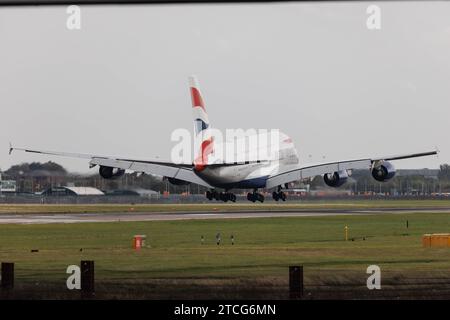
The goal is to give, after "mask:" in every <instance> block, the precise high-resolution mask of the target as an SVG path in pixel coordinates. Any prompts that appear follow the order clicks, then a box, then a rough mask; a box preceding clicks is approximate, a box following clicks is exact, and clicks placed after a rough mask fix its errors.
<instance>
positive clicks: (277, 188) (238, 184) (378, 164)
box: [9, 76, 438, 202]
mask: <svg viewBox="0 0 450 320" xmlns="http://www.w3.org/2000/svg"><path fill="white" fill-rule="evenodd" d="M189 83H190V92H191V98H192V107H193V115H194V128H195V134H196V136H199V135H201V137H204V138H203V140H202V141H201V144H200V147H199V150H198V153H197V155H196V156H195V157H194V161H193V162H192V163H190V164H178V163H173V162H160V161H145V160H134V159H129V158H127V157H123V158H122V157H121V158H117V157H107V156H101V155H89V154H76V153H66V152H54V151H42V150H33V149H25V148H13V147H12V146H10V150H9V152H10V154H11V152H12V151H13V150H21V151H25V152H32V153H40V154H48V155H55V156H66V157H75V158H84V159H89V160H90V161H89V165H90V167H95V166H99V173H100V175H101V176H102V177H103V178H105V179H115V178H118V177H120V176H122V175H123V174H124V173H125V170H131V171H136V172H144V173H149V174H154V175H159V176H163V177H165V178H167V179H168V181H169V182H170V183H172V184H175V185H183V184H189V183H194V184H199V185H202V186H205V187H207V188H209V189H210V190H209V191H207V192H206V197H207V198H208V199H209V200H212V199H215V200H218V201H219V200H221V201H224V202H226V201H233V202H235V201H236V196H235V195H234V194H233V193H231V192H230V190H232V189H253V192H249V193H248V194H247V199H248V200H249V201H252V202H256V201H260V202H263V201H264V195H263V194H262V193H258V189H261V188H266V189H273V193H272V197H273V199H274V200H276V201H278V200H282V201H285V200H286V194H285V193H284V192H283V188H284V189H286V188H287V186H288V183H290V182H293V181H298V180H303V179H307V178H312V177H315V176H319V175H323V179H324V181H325V183H326V184H327V185H328V186H330V187H340V186H342V185H343V184H344V183H345V182H346V181H347V179H348V176H349V174H348V171H350V170H353V169H368V170H370V171H371V173H372V176H373V178H374V179H375V180H377V181H380V182H383V181H387V180H389V179H392V178H393V177H394V175H395V172H396V171H395V168H394V166H393V165H392V163H391V162H389V161H392V160H401V159H408V158H415V157H423V156H430V155H435V154H437V153H438V152H437V150H436V151H427V152H421V153H412V154H403V155H396V156H386V157H381V158H380V157H375V158H365V159H354V160H348V161H337V162H328V163H319V164H314V165H302V164H300V163H299V158H298V154H297V150H296V148H295V146H294V144H293V142H292V139H291V138H290V137H289V136H287V135H286V134H284V133H280V135H279V152H276V156H275V157H274V158H265V159H256V160H254V161H245V162H226V161H215V162H212V161H211V155H213V154H214V150H215V148H218V146H217V145H215V142H214V140H213V138H212V137H211V135H209V134H208V132H209V130H210V122H209V119H208V115H207V113H206V108H205V103H204V100H203V96H202V94H201V92H200V88H199V85H198V81H197V79H196V78H195V77H194V76H191V77H190V78H189ZM251 148H252V146H246V149H245V151H244V152H245V153H246V154H250V153H251V152H253V151H252V150H250V149H251ZM217 189H224V190H225V191H224V192H219V191H217Z"/></svg>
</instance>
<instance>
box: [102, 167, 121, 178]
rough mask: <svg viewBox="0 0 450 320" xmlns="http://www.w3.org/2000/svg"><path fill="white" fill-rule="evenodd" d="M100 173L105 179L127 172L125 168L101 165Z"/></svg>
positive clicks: (118, 176)
mask: <svg viewBox="0 0 450 320" xmlns="http://www.w3.org/2000/svg"><path fill="white" fill-rule="evenodd" d="M98 173H99V174H100V176H101V177H102V178H104V179H117V178H120V177H121V176H123V175H124V174H125V170H124V169H119V168H113V167H106V166H100V168H99V169H98Z"/></svg>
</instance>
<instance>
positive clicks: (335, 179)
mask: <svg viewBox="0 0 450 320" xmlns="http://www.w3.org/2000/svg"><path fill="white" fill-rule="evenodd" d="M347 179H348V173H347V171H346V170H341V171H336V172H334V173H327V174H325V175H324V176H323V180H324V181H325V184H326V185H327V186H329V187H333V188H337V187H340V186H342V185H343V184H344V183H345V182H346V181H347Z"/></svg>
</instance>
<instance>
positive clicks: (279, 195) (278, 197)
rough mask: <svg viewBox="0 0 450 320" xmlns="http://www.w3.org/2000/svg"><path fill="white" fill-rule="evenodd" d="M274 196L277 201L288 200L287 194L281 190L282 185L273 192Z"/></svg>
mask: <svg viewBox="0 0 450 320" xmlns="http://www.w3.org/2000/svg"><path fill="white" fill-rule="evenodd" d="M272 198H273V200H275V201H278V200H282V201H286V194H285V193H284V192H283V191H281V186H278V188H277V191H274V192H273V193H272Z"/></svg>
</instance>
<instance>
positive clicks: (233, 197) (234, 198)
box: [230, 193, 236, 202]
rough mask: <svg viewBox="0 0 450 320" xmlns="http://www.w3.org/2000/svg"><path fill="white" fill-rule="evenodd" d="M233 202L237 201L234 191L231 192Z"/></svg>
mask: <svg viewBox="0 0 450 320" xmlns="http://www.w3.org/2000/svg"><path fill="white" fill-rule="evenodd" d="M230 200H231V202H236V195H235V194H234V193H230Z"/></svg>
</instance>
